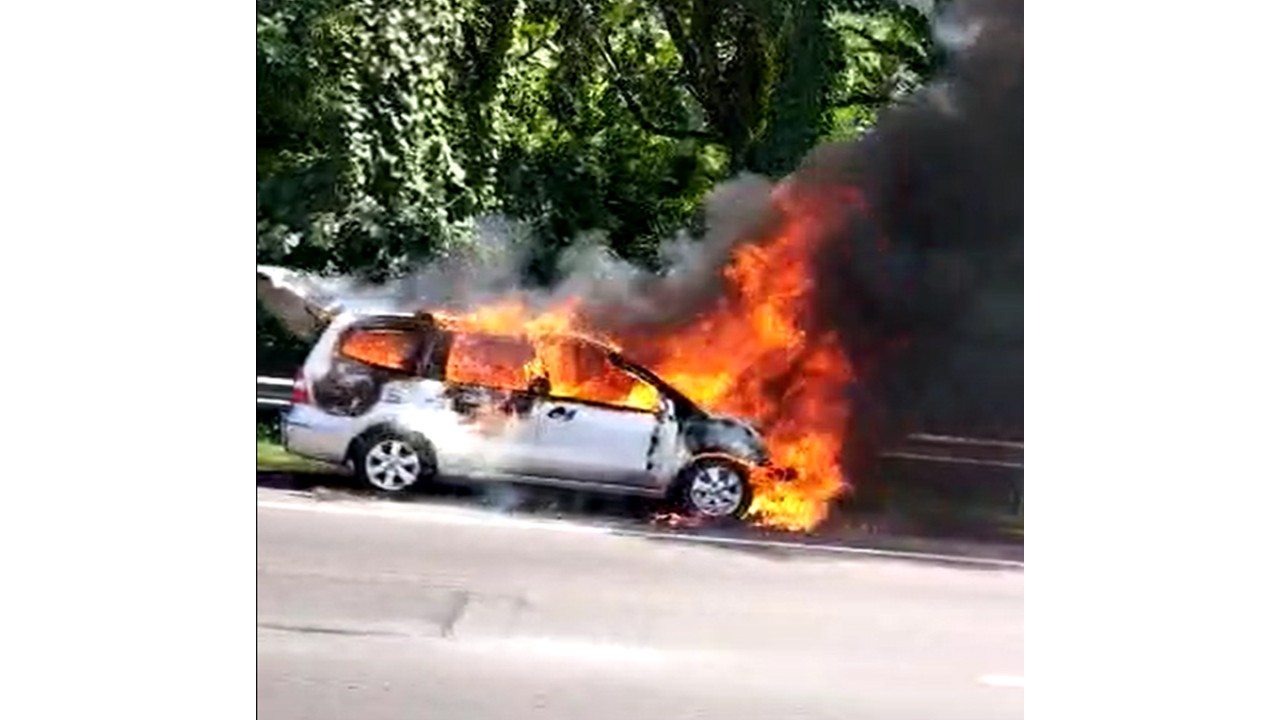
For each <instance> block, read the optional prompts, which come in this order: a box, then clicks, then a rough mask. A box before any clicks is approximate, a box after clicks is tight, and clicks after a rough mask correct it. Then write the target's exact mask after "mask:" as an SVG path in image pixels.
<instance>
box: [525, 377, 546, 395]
mask: <svg viewBox="0 0 1280 720" xmlns="http://www.w3.org/2000/svg"><path fill="white" fill-rule="evenodd" d="M526 392H528V393H529V394H530V395H532V396H534V397H546V396H548V395H550V394H551V381H550V380H548V379H547V378H545V377H536V378H534V379H533V380H531V381H530V382H529V388H528V390H526Z"/></svg>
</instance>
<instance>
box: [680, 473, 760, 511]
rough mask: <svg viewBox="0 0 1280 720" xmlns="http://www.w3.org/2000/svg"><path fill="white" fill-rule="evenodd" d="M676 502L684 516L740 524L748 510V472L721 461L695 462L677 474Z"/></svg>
mask: <svg viewBox="0 0 1280 720" xmlns="http://www.w3.org/2000/svg"><path fill="white" fill-rule="evenodd" d="M676 498H677V500H678V502H679V505H680V509H681V510H682V511H683V512H684V513H685V514H687V515H689V516H691V517H695V518H698V519H699V520H702V521H704V522H725V523H733V522H737V521H740V520H742V518H743V517H745V516H746V514H747V511H748V510H749V509H751V483H750V482H749V480H748V472H747V469H746V468H745V467H743V466H742V465H741V464H739V463H735V462H733V461H731V460H725V459H721V458H701V459H698V460H694V461H693V462H691V463H689V465H688V466H686V467H685V468H684V469H683V470H681V471H680V476H679V481H678V483H677V494H676Z"/></svg>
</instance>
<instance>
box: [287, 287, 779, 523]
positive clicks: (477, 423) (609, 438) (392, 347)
mask: <svg viewBox="0 0 1280 720" xmlns="http://www.w3.org/2000/svg"><path fill="white" fill-rule="evenodd" d="M283 436H284V442H285V445H286V447H287V449H288V450H290V451H291V452H294V453H296V454H299V455H302V456H305V457H310V458H314V459H318V460H323V461H327V462H333V463H350V464H351V466H352V467H353V468H354V471H355V474H356V476H357V477H358V478H359V479H360V480H361V481H362V482H364V483H366V484H368V485H369V486H370V487H372V488H374V489H375V490H378V491H381V492H386V493H401V492H404V491H406V490H409V489H410V488H413V487H416V486H419V485H421V484H423V483H424V482H427V481H430V480H431V479H432V478H433V477H435V476H437V475H440V476H445V477H456V478H461V479H466V480H471V481H480V482H486V481H496V482H516V483H530V484H543V485H552V486H557V487H563V488H570V489H582V490H591V491H602V492H607V493H620V494H633V495H644V496H653V497H667V498H671V499H673V500H675V501H676V502H677V503H678V504H679V505H680V506H681V507H682V509H683V510H684V511H686V512H688V513H690V514H692V515H695V516H698V517H702V518H707V519H721V518H724V519H728V518H741V517H743V516H744V515H745V514H746V513H747V511H748V510H749V509H750V507H751V501H752V492H751V484H750V478H751V475H752V471H753V469H755V468H758V467H761V466H764V465H766V464H767V463H768V458H767V453H766V450H765V444H764V441H763V439H762V438H761V436H760V434H759V433H758V432H757V431H756V430H755V429H754V428H753V427H752V426H751V425H749V424H748V423H746V422H745V421H742V420H739V419H737V418H732V417H724V416H718V415H714V414H712V413H710V412H708V411H706V410H704V409H703V408H701V407H699V406H698V405H697V404H695V403H694V402H693V401H692V400H690V399H689V398H688V397H687V396H685V395H684V394H682V393H681V392H680V391H678V390H677V389H675V388H674V387H672V386H671V385H670V384H668V383H667V382H665V381H664V380H663V379H662V378H660V377H659V376H658V375H657V374H655V373H653V372H652V371H650V370H648V369H647V368H645V367H643V366H641V365H639V364H636V363H634V362H631V361H630V360H628V359H627V358H625V357H624V356H623V355H622V354H621V353H620V352H619V351H618V350H617V349H616V348H615V347H613V346H611V345H610V344H609V343H608V342H606V341H603V340H600V339H597V338H592V337H588V336H583V335H577V334H573V333H568V332H559V331H547V332H519V333H512V332H498V331H493V330H491V329H488V328H485V327H483V326H476V325H475V324H474V323H468V322H467V321H466V320H465V319H461V318H455V317H450V316H447V315H445V314H441V313H429V312H422V313H384V312H378V313H367V312H353V311H342V312H340V313H338V314H337V315H336V316H335V317H333V318H332V320H331V321H330V322H329V323H328V325H327V327H326V328H325V329H324V330H323V332H321V333H320V334H319V337H318V339H317V341H316V342H315V344H314V346H313V348H312V350H311V351H310V354H309V355H308V357H307V359H306V361H305V363H304V365H303V367H302V369H301V371H299V373H298V375H297V377H296V379H295V385H294V389H293V396H292V400H291V405H290V407H289V409H288V411H287V412H286V413H285V415H284V416H283Z"/></svg>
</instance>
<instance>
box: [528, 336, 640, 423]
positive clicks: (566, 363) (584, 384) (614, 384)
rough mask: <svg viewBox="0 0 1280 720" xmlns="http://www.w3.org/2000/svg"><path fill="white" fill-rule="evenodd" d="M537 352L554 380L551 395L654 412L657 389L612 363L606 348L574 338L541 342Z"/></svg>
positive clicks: (548, 374)
mask: <svg viewBox="0 0 1280 720" xmlns="http://www.w3.org/2000/svg"><path fill="white" fill-rule="evenodd" d="M538 355H539V357H540V358H541V360H542V365H543V366H544V367H545V368H546V371H547V376H548V379H550V380H551V394H552V395H555V396H557V397H563V398H573V399H577V400H584V401H587V402H594V403H603V404H607V405H615V406H621V407H627V408H631V409H634V410H645V411H652V410H655V409H656V408H657V407H658V392H657V390H656V389H655V388H654V387H653V386H652V385H649V384H648V383H646V382H643V381H641V380H640V379H638V378H636V377H634V376H632V375H630V374H629V373H627V372H624V371H623V370H622V369H620V368H618V367H617V366H616V365H614V364H613V363H611V362H609V358H608V356H607V355H606V354H605V351H604V350H602V349H600V348H598V347H596V346H594V345H589V344H587V343H582V342H578V341H575V340H572V339H563V338H553V339H546V340H542V341H540V342H539V343H538Z"/></svg>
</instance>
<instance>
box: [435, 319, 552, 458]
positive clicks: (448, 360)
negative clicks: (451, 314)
mask: <svg viewBox="0 0 1280 720" xmlns="http://www.w3.org/2000/svg"><path fill="white" fill-rule="evenodd" d="M445 338H446V339H445V342H447V343H448V347H447V349H445V350H443V351H440V352H438V353H437V354H438V357H440V358H441V360H439V361H438V362H440V364H441V366H442V368H443V370H442V371H441V372H440V373H439V375H440V377H441V378H442V379H443V382H444V391H443V398H444V404H445V406H446V408H447V409H448V411H449V412H450V413H451V416H452V418H453V422H452V424H451V425H452V426H451V427H450V428H448V429H447V430H442V433H441V434H442V438H441V440H440V441H439V442H441V443H448V444H450V446H451V447H450V448H449V450H448V451H447V452H448V454H449V455H450V457H451V460H452V464H453V465H454V466H455V467H457V468H458V471H459V472H461V473H464V474H471V475H484V474H489V473H498V474H508V473H511V474H528V473H529V471H530V470H531V469H533V468H535V467H536V466H537V465H538V463H537V462H535V456H536V455H537V454H538V452H539V444H538V437H537V436H538V429H539V428H538V423H537V417H536V415H535V412H536V405H537V399H536V398H535V397H534V396H533V395H531V394H530V393H528V392H527V387H526V381H525V378H524V371H523V367H524V365H526V364H527V363H528V362H529V361H530V360H532V359H533V357H534V353H533V349H532V347H531V346H530V345H529V344H528V343H527V342H525V341H523V340H521V339H519V338H513V337H507V336H502V335H490V334H484V333H464V332H454V333H448V334H446V335H445Z"/></svg>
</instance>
